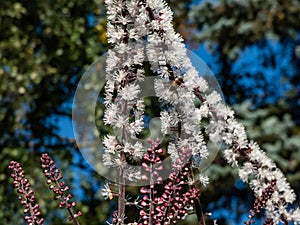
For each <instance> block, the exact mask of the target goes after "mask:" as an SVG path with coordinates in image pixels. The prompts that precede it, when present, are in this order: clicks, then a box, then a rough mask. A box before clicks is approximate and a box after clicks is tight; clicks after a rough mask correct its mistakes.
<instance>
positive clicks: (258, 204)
mask: <svg viewBox="0 0 300 225" xmlns="http://www.w3.org/2000/svg"><path fill="white" fill-rule="evenodd" d="M275 185H276V182H274V181H273V182H271V184H270V185H269V186H268V187H266V188H265V189H264V191H263V192H262V195H261V196H258V197H256V199H255V201H254V204H253V208H254V211H253V210H250V215H249V216H248V218H249V220H248V221H247V222H244V224H246V225H250V224H251V223H254V222H255V221H254V220H253V218H254V217H255V215H256V214H258V213H260V212H261V210H262V209H263V208H264V207H265V206H266V203H267V201H268V200H269V199H270V198H271V197H272V194H273V193H274V191H275V190H274V187H275ZM273 223H274V222H273V219H271V218H267V219H266V220H265V222H264V224H268V225H269V224H273Z"/></svg>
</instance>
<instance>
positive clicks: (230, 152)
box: [224, 149, 239, 166]
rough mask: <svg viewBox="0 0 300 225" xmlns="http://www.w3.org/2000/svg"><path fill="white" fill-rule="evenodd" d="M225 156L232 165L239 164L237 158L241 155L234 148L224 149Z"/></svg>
mask: <svg viewBox="0 0 300 225" xmlns="http://www.w3.org/2000/svg"><path fill="white" fill-rule="evenodd" d="M224 157H225V159H226V160H227V162H228V163H229V164H230V165H231V166H238V161H237V158H238V157H239V155H238V154H237V153H235V152H234V151H233V150H232V149H226V150H224Z"/></svg>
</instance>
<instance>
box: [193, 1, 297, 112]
mask: <svg viewBox="0 0 300 225" xmlns="http://www.w3.org/2000/svg"><path fill="white" fill-rule="evenodd" d="M190 19H191V21H192V23H196V24H197V27H198V32H197V34H196V36H195V37H196V39H197V40H198V41H200V42H206V43H207V44H208V46H209V49H210V50H211V51H212V53H213V55H214V56H215V59H216V63H218V64H219V66H220V70H219V72H218V74H219V81H220V82H221V86H222V89H223V92H224V94H225V96H226V98H227V100H228V102H229V103H231V104H232V103H236V102H241V101H242V100H245V99H246V98H250V97H253V96H254V97H256V98H258V97H259V96H257V95H256V93H257V88H259V89H260V90H262V91H263V92H264V93H263V95H264V96H268V95H269V96H270V95H274V93H275V94H276V90H274V86H272V85H271V83H272V81H271V82H268V80H267V78H266V76H265V73H266V72H265V71H266V69H270V68H272V69H274V70H275V69H276V70H275V71H276V72H277V74H276V75H277V76H280V77H281V78H282V81H285V82H288V85H290V86H292V87H293V88H290V92H289V93H288V97H289V100H290V101H292V102H294V103H296V101H297V99H299V89H300V86H299V76H300V75H299V68H300V58H299V57H297V55H298V56H299V54H298V53H297V52H298V51H299V44H300V37H299V30H300V23H299V20H300V1H298V0H286V1H282V0H266V1H265V0H264V1H262V0H218V1H201V3H200V4H199V5H198V6H197V7H194V8H193V9H192V10H191V12H190ZM270 43H271V44H270ZM272 44H273V45H274V44H275V45H276V44H277V45H281V46H282V49H281V50H280V51H274V50H273V49H272ZM253 46H255V47H256V48H257V49H256V51H259V57H258V56H257V55H251V54H252V53H253V52H251V53H250V54H249V55H248V58H247V62H246V64H247V63H248V70H247V71H245V70H244V71H243V73H241V72H240V71H238V72H236V71H234V68H233V67H234V65H235V63H234V62H235V61H236V60H238V59H239V58H240V57H242V56H243V54H244V53H245V52H246V51H247V50H248V49H249V48H253ZM251 61H253V62H255V63H253V64H250V65H251V67H252V68H250V66H249V63H250V62H251ZM244 66H247V65H244ZM253 67H255V68H259V69H256V70H255V71H253ZM251 69H252V70H251ZM245 77H248V80H249V79H250V80H254V82H253V83H254V84H252V85H251V87H246V86H245V82H244V81H245V80H244V79H243V78H245ZM284 79H286V80H284ZM239 81H242V82H239ZM256 81H259V82H256ZM243 83H244V84H243ZM268 86H269V87H270V88H268ZM246 88H247V90H245V89H246ZM276 96H278V94H277V95H276ZM256 102H257V99H255V101H254V103H256ZM259 103H261V104H264V103H265V101H261V102H259ZM297 115H298V116H299V114H297Z"/></svg>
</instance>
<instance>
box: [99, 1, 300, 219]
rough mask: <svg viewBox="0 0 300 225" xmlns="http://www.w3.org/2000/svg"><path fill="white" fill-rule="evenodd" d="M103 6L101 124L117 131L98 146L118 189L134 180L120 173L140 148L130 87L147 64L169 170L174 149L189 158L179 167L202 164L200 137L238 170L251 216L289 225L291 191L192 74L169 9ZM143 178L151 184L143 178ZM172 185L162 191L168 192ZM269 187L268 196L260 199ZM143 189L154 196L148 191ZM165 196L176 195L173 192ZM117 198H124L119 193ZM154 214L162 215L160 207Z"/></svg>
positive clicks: (160, 4) (137, 102)
mask: <svg viewBox="0 0 300 225" xmlns="http://www.w3.org/2000/svg"><path fill="white" fill-rule="evenodd" d="M105 2H106V5H107V9H108V32H107V34H108V40H109V43H110V44H111V46H112V47H113V48H112V49H110V50H109V53H108V58H107V68H106V72H107V85H106V92H107V96H106V102H105V104H106V111H105V122H106V124H109V125H111V126H112V127H113V128H114V129H116V130H121V132H119V133H120V135H119V136H118V137H115V136H107V137H106V139H105V140H104V145H105V154H104V161H105V162H106V164H107V165H113V166H115V167H119V168H120V171H121V173H120V183H124V179H125V177H126V176H127V175H130V174H131V176H128V177H137V176H135V175H132V173H133V171H127V173H126V167H125V165H126V161H127V160H128V158H130V157H131V158H134V157H141V156H142V150H143V146H142V145H141V143H140V142H139V141H138V140H136V138H135V134H137V133H139V132H140V131H141V130H142V129H143V110H144V107H143V102H142V100H141V99H139V98H138V94H139V93H140V91H141V89H140V86H139V85H138V82H137V81H143V79H144V73H145V71H144V69H143V62H144V61H147V62H149V63H150V69H151V73H152V74H153V75H154V76H156V80H155V84H154V88H155V92H156V95H157V96H158V97H159V99H160V100H161V102H162V109H161V110H162V111H161V121H162V133H163V134H167V135H171V136H173V139H172V142H171V143H169V145H168V154H170V157H171V160H172V162H173V164H176V163H177V161H178V160H179V159H180V157H181V155H180V151H183V150H185V151H188V153H186V155H189V157H190V158H189V159H187V161H186V162H191V161H190V159H192V160H194V159H196V158H200V159H205V158H206V157H207V156H208V154H209V152H208V149H207V143H206V141H205V140H207V139H206V137H208V138H209V140H210V141H212V142H214V143H225V146H226V150H225V151H224V157H225V159H226V160H227V162H228V163H229V164H230V165H232V166H233V167H239V175H240V177H241V179H242V180H243V181H244V182H247V183H249V184H250V187H251V189H252V190H253V191H254V194H255V196H256V198H257V199H258V200H257V202H256V205H255V210H256V211H257V210H258V209H259V210H263V211H265V213H266V216H267V218H268V219H267V220H266V222H265V223H266V224H271V223H274V224H278V223H279V222H280V221H281V222H284V223H287V222H288V221H292V222H294V223H298V224H300V209H295V210H290V209H288V204H289V203H293V201H294V200H295V194H294V192H293V190H292V189H291V188H290V186H289V184H288V183H287V181H286V179H285V177H284V176H283V174H282V173H281V171H280V170H279V169H278V168H277V167H276V165H275V164H274V162H273V161H272V160H271V159H269V158H268V157H267V156H266V154H265V153H264V152H263V151H262V150H261V149H260V148H259V146H258V145H257V144H255V143H254V142H252V141H249V140H248V139H247V136H246V132H245V129H244V127H243V125H241V124H240V123H238V122H237V120H236V119H235V117H234V112H233V111H232V110H231V109H230V108H229V107H228V106H226V105H225V104H224V103H223V102H222V98H221V96H220V94H219V93H217V92H215V91H210V88H209V85H208V83H207V81H206V80H205V79H204V78H203V77H202V76H199V74H198V71H197V70H196V69H195V68H194V67H193V65H192V63H191V60H190V59H189V57H188V55H187V50H186V48H185V45H184V44H183V40H182V38H181V37H180V35H178V34H177V33H176V32H175V31H174V29H173V26H172V11H171V10H170V8H169V7H168V6H167V5H166V3H165V1H163V0H132V1H128V0H106V1H105ZM145 43H146V44H145ZM195 98H197V99H198V100H199V101H200V103H201V104H200V106H199V107H196V105H195V103H194V100H195ZM129 118H131V119H129ZM204 119H205V121H206V122H207V121H208V123H205V126H203V123H202V121H203V120H204ZM175 134H176V135H175ZM174 136H176V137H174ZM108 143H109V144H108ZM191 165H194V166H197V163H194V162H193V161H192V162H191ZM147 166H148V164H147ZM144 168H148V167H146V166H144ZM181 168H183V167H181ZM153 172H155V171H153ZM177 172H178V171H177ZM125 174H126V176H125ZM176 176H178V173H177V175H176ZM176 176H175V177H176ZM148 178H149V179H151V176H150V177H148ZM176 179H177V178H176ZM176 179H175V180H176ZM179 179H180V178H179ZM199 180H200V181H201V182H202V183H203V184H206V183H207V181H208V178H206V177H205V176H200V177H199ZM184 182H186V181H184ZM172 185H173V184H172ZM172 185H170V186H166V187H165V189H166V188H175V187H173V186H172ZM270 185H271V186H270ZM270 187H272V188H271V190H272V191H271V192H268V194H267V195H266V190H268V188H270ZM121 189H122V191H120V194H121V193H122V195H124V186H123V187H121ZM121 189H120V190H121ZM149 190H150V192H149V193H152V194H154V192H152V191H151V188H150V189H149ZM172 191H173V192H174V193H176V189H174V190H172ZM149 193H148V194H149ZM152 194H150V195H152ZM166 194H168V193H166ZM119 198H121V199H123V200H124V197H122V196H121V195H119ZM181 198H182V196H181ZM261 199H264V201H263V202H261ZM157 200H161V201H162V202H163V199H161V198H158V197H157ZM153 201H154V200H153ZM153 201H149V200H145V201H144V203H143V204H145V206H146V205H147V204H148V205H149V204H150V205H149V206H150V208H151V204H152V203H151V202H153ZM174 204H175V203H174ZM120 205H121V204H120V201H119V207H120ZM179 205H181V204H179ZM123 206H124V205H123ZM174 207H175V206H174ZM167 208H168V207H167ZM156 209H160V210H161V211H163V210H164V209H162V206H161V207H156ZM119 213H120V212H119ZM122 213H124V210H121V215H120V216H124V215H123V214H122ZM157 213H158V214H159V212H157ZM142 214H143V215H142V217H144V224H147V221H149V218H152V219H154V217H153V216H152V211H151V210H150V211H149V210H148V211H147V212H146V211H144V213H142ZM154 214H156V213H154ZM159 215H160V214H159ZM164 215H165V216H166V218H170V217H168V215H167V214H164ZM179 217H182V215H180V216H179ZM250 217H251V219H252V216H250ZM157 218H158V217H157ZM166 218H164V220H163V221H165V219H166ZM145 221H146V222H145ZM158 221H159V220H158ZM170 221H171V220H170ZM122 223H123V221H121V224H122ZM148 223H149V222H148Z"/></svg>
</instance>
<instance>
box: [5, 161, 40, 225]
mask: <svg viewBox="0 0 300 225" xmlns="http://www.w3.org/2000/svg"><path fill="white" fill-rule="evenodd" d="M8 168H9V169H10V170H11V171H12V172H11V177H12V178H13V179H14V182H13V184H14V187H15V189H16V190H17V192H18V194H19V200H20V202H21V204H22V205H23V206H24V207H25V209H24V210H23V212H24V215H25V220H26V222H27V224H28V225H32V224H41V225H43V224H44V219H43V218H39V217H40V216H41V212H40V210H39V205H38V204H37V203H36V198H35V196H34V191H33V190H32V189H31V185H30V183H29V181H28V179H27V178H26V177H25V172H24V170H23V168H22V167H21V165H20V163H18V162H16V161H11V162H10V164H9V166H8Z"/></svg>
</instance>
